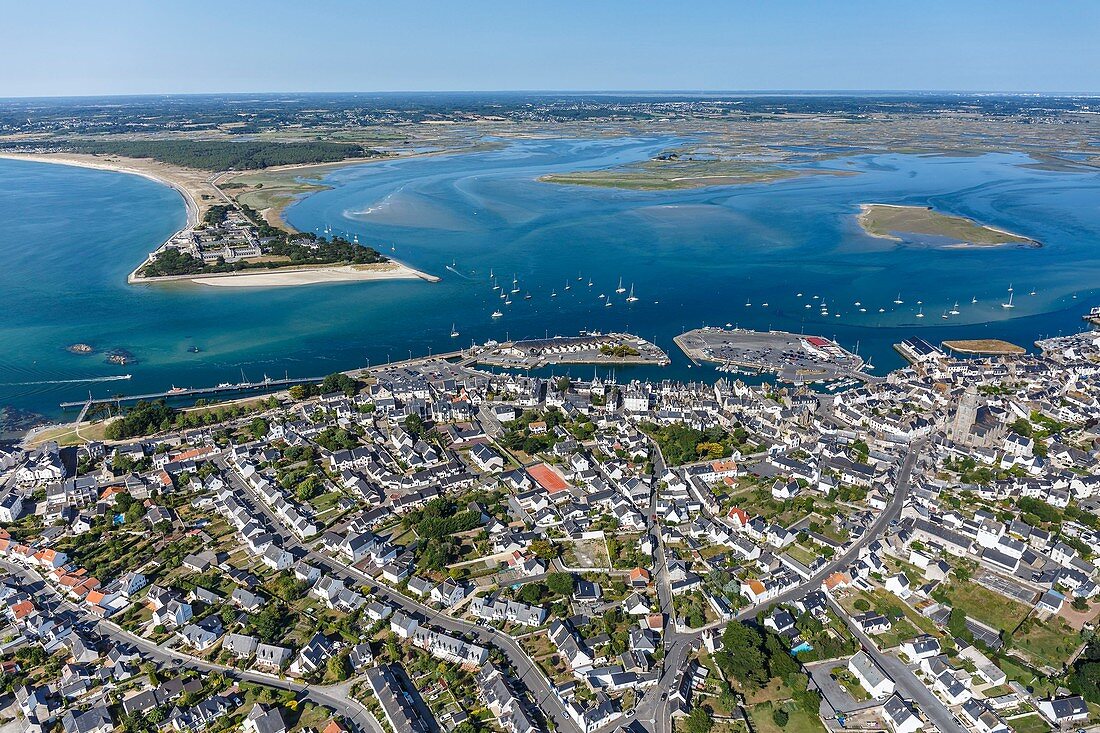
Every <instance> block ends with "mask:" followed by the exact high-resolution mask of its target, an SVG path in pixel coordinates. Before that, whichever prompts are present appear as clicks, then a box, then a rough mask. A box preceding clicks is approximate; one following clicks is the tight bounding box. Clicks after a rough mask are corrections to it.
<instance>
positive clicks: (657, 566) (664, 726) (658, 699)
mask: <svg viewBox="0 0 1100 733" xmlns="http://www.w3.org/2000/svg"><path fill="white" fill-rule="evenodd" d="M650 445H651V446H652V448H653V452H654V455H655V456H656V458H655V459H654V461H653V465H654V471H655V475H656V476H662V475H664V473H665V470H666V469H665V460H664V456H663V455H662V454H661V450H660V447H659V446H657V444H656V443H655V442H654V441H652V440H651V441H650ZM923 446H924V443H923V442H918V443H916V444H914V445H912V446H910V449H909V452H908V453H907V454H906V455H905V458H903V459H902V464H901V468H900V470H899V471H898V481H897V486H896V487H895V489H894V494H893V496H892V497H891V498H890V502H889V503H888V504H887V505H886V509H884V510H883V512H882V513H881V514H880V515H879V516H878V518H877V519H875V521H874V522H872V523H871V526H870V527H868V528H867V531H866V532H864V533H863V536H862V537H860V538H859V539H858V540H856V541H855V542H854V543H852V545H851V547H849V548H848V549H847V550H845V551H844V552H843V553H841V554H840V555H839V556H838V557H836V558H834V559H833V561H832V562H830V563H828V564H827V565H826V566H824V567H823V568H822V569H821V570H819V571H818V572H817V573H815V574H814V575H812V576H810V577H809V578H807V579H806V581H805V582H803V583H800V584H798V585H797V586H795V587H794V588H791V589H790V590H788V591H785V592H784V593H781V594H780V595H779V596H777V597H776V598H774V599H772V600H770V601H768V602H766V603H761V604H758V605H756V606H752V607H750V608H747V609H745V610H744V611H742V612H741V613H740V614H739V615H738V616H737V618H738V619H739V620H741V621H747V620H749V619H752V618H755V617H756V615H757V614H758V613H759V612H760V611H763V610H766V609H767V608H770V607H771V606H774V605H777V604H781V603H788V602H790V601H793V600H796V599H798V598H801V597H802V596H804V595H805V594H806V593H808V592H810V591H812V590H814V589H816V588H819V587H820V586H821V581H823V580H824V579H825V578H827V577H829V575H831V574H832V573H834V572H836V571H837V570H839V569H841V568H844V567H847V566H848V565H849V564H851V563H852V562H853V561H854V560H856V559H857V558H858V556H859V551H860V550H861V549H863V548H864V547H866V546H867V545H868V544H870V543H871V542H872V541H874V540H875V539H876V538H877V537H880V536H881V535H882V533H883V532H885V530H886V529H887V528H888V527H889V526H890V523H891V522H892V521H894V520H895V519H897V518H898V517H899V516H901V510H902V508H903V507H904V506H905V501H906V499H907V498H908V495H909V480H910V477H911V476H912V473H913V466H914V465H915V464H916V461H917V458H918V456H919V455H920V451H921V449H922V448H923ZM656 511H657V489H656V488H654V490H653V494H652V496H651V497H650V509H649V516H648V517H647V519H646V521H647V523H648V527H649V530H650V531H651V532H653V533H654V534H655V535H656V536H657V552H656V557H655V558H654V563H653V569H654V572H653V578H654V584H655V586H656V589H657V599H658V602H659V605H660V608H661V612H662V613H664V614H665V619H666V621H665V633H664V637H663V641H664V645H665V658H664V661H663V664H664V666H663V668H662V671H661V679H660V682H659V683H658V684H657V686H656V687H653V688H650V689H649V690H647V691H646V693H645V694H644V695H643V696H642V698H641V699H640V700H639V701H638V703H637V705H635V707H634V710H632V711H630V713H629V714H628V715H627V716H626V717H624V718H621V719H620V720H618V721H616V725H623V724H625V723H627V722H629V721H630V720H634V719H636V720H638V721H640V722H641V723H642V724H643V725H645V726H646V727H647V728H648V729H649V730H651V731H653V733H671V732H672V730H673V724H672V716H671V714H670V713H669V704H668V701H667V693H668V691H669V690H670V689H671V687H672V683H673V682H674V680H675V677H676V675H677V673H678V672H679V670H680V668H681V666H682V665H683V664H684V663H685V661H686V659H687V656H688V655H689V654H690V653H691V652H692V651H693V650H694V649H695V648H697V645H698V642H699V637H700V636H701V633H702V630H701V629H697V630H694V631H691V632H688V633H681V632H678V631H676V627H675V622H674V619H675V609H674V606H673V603H672V590H671V587H670V585H669V582H668V566H667V564H666V561H665V557H666V552H665V548H664V540H663V539H662V537H661V532H660V531H659V527H658V526H657V523H656V522H655V521H654V520H653V516H654V515H655V514H656ZM895 661H897V660H895ZM898 663H899V664H900V662H898ZM906 671H908V670H906ZM909 675H910V677H912V673H911V672H910V673H909ZM913 680H914V681H915V682H916V683H917V684H918V685H919V686H920V687H921V689H923V690H924V691H925V692H927V693H928V695H931V694H932V693H931V692H930V691H928V689H927V688H926V687H924V685H922V684H920V681H919V680H916V678H915V677H914V678H913ZM914 697H915V696H914ZM915 699H917V698H915ZM933 699H935V698H934V696H933ZM922 707H923V705H922ZM940 707H941V708H942V707H943V706H942V705H941V706H940ZM944 712H945V713H946V712H947V711H946V710H944ZM947 715H948V717H949V718H951V715H950V713H947ZM952 723H953V724H954V725H955V728H942V727H941V730H943V731H945V732H948V733H955V732H956V731H957V728H958V724H957V723H954V721H953V718H952ZM610 727H611V726H607V727H605V729H609V728H610ZM605 729H601V732H602V730H605Z"/></svg>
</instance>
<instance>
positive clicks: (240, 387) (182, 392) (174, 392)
mask: <svg viewBox="0 0 1100 733" xmlns="http://www.w3.org/2000/svg"><path fill="white" fill-rule="evenodd" d="M324 379H325V378H324V377H298V378H296V379H267V380H264V381H263V382H240V383H238V384H221V385H218V386H216V387H194V388H188V389H171V390H168V391H167V392H149V393H146V394H135V395H119V396H118V397H97V398H94V399H87V400H77V401H75V402H62V403H61V407H62V409H67V408H72V407H82V408H87V407H91V406H92V405H98V404H117V403H119V402H133V401H134V400H161V399H167V398H169V397H195V396H198V395H206V394H221V393H226V392H251V391H253V390H258V389H268V388H269V387H286V386H290V385H294V384H315V383H317V382H322V381H324Z"/></svg>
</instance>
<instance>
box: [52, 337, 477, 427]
mask: <svg viewBox="0 0 1100 733" xmlns="http://www.w3.org/2000/svg"><path fill="white" fill-rule="evenodd" d="M463 357H466V358H467V361H469V360H470V359H471V358H472V357H471V355H470V353H468V352H467V351H465V350H457V351H448V352H444V353H442V354H428V355H427V356H416V357H413V358H412V359H405V360H402V361H394V362H386V363H384V364H378V365H377V366H375V367H374V368H375V369H384V368H394V367H402V366H410V365H413V364H419V363H421V362H425V361H435V360H440V359H443V360H448V359H458V358H463ZM369 371H370V368H369V367H368V368H358V369H349V370H347V371H345V372H344V374H347V375H348V376H362V375H363V374H365V373H367V372H369ZM324 380H325V377H291V378H288V379H265V380H264V381H262V382H239V383H237V384H223V385H218V386H216V387H194V388H188V389H170V390H168V391H166V392H149V393H147V394H136V395H120V396H118V397H95V398H92V397H91V396H90V395H89V399H86V400H76V401H73V402H62V403H61V408H62V409H71V408H74V407H79V408H81V412H80V420H83V418H84V416H85V415H86V414H87V413H88V410H89V409H91V408H92V407H93V406H95V405H115V404H118V403H119V402H134V401H136V400H162V399H170V398H173V397H197V396H200V395H208V394H227V393H232V392H253V391H257V390H262V389H269V388H273V387H290V386H293V385H295V384H317V383H318V382H323V381H324Z"/></svg>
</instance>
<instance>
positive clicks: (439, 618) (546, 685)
mask: <svg viewBox="0 0 1100 733" xmlns="http://www.w3.org/2000/svg"><path fill="white" fill-rule="evenodd" d="M216 462H217V463H218V465H219V466H221V467H222V468H223V469H224V473H225V475H226V477H227V478H228V480H229V482H230V485H231V486H232V487H233V489H234V493H235V494H236V495H237V497H238V499H240V500H242V501H244V502H245V503H247V505H248V506H249V508H250V509H252V510H253V511H254V512H255V511H259V512H261V513H263V514H264V516H265V517H266V518H267V520H268V524H269V525H270V528H271V530H272V531H274V532H276V533H277V534H278V535H279V536H280V538H281V539H282V542H283V549H285V550H298V551H299V552H302V553H304V554H305V557H306V559H307V560H308V561H309V562H310V563H311V564H313V565H315V566H316V567H318V568H319V569H321V570H323V571H324V572H327V573H329V574H330V575H332V576H334V577H337V578H340V579H341V580H344V581H348V580H351V581H352V582H354V583H357V584H359V585H364V586H366V587H368V588H370V589H371V590H372V591H373V592H374V594H375V595H376V596H378V597H380V598H384V599H386V600H387V601H389V602H390V603H391V604H392V605H394V606H396V607H397V608H400V609H402V611H404V612H405V613H408V614H410V615H415V616H416V617H417V618H419V619H421V620H423V621H424V622H427V623H429V624H431V625H433V626H436V627H438V628H441V629H444V630H446V631H450V632H452V633H455V634H459V635H462V636H465V637H467V638H469V639H472V640H473V641H475V642H477V643H478V644H481V645H483V646H492V647H496V648H497V649H499V650H500V651H501V652H502V653H503V654H504V655H505V656H506V657H507V658H508V661H509V662H511V664H512V667H513V668H514V669H515V671H516V674H517V676H518V679H520V680H521V681H522V682H523V684H524V685H526V686H527V689H528V690H529V691H530V692H531V695H532V696H533V698H534V700H535V703H536V704H537V705H538V706H539V709H540V710H542V712H543V713H544V714H545V715H547V716H549V717H551V718H553V719H554V722H555V723H556V724H557V729H558V730H559V731H564V732H565V733H579V731H580V729H579V727H578V726H577V724H576V722H575V721H574V720H573V718H572V717H571V716H570V715H569V713H568V712H567V711H566V709H565V705H564V704H563V703H562V701H561V698H559V697H558V695H557V693H556V692H555V691H554V690H553V689H552V688H551V685H550V682H549V680H547V678H546V676H545V675H544V674H543V672H542V670H541V669H540V668H539V666H538V665H537V664H535V662H534V661H533V660H532V659H531V657H530V656H528V654H527V652H525V651H524V650H523V648H522V647H521V646H520V644H519V642H517V641H516V640H515V639H513V638H512V637H511V636H510V635H508V634H506V633H504V632H502V631H497V630H496V629H495V628H493V627H491V626H480V625H477V624H471V623H467V622H466V621H462V620H460V619H457V618H455V617H454V616H450V615H448V614H445V613H441V612H440V611H437V610H435V609H433V608H430V607H429V606H426V605H424V604H422V603H419V602H417V601H415V600H413V599H411V598H409V597H408V596H405V595H403V594H401V593H400V592H398V591H396V590H394V589H393V588H391V587H389V586H388V585H385V584H383V583H380V582H378V581H377V580H375V579H374V578H372V577H371V576H369V575H367V574H366V573H363V572H361V571H359V570H357V569H355V568H353V567H349V566H347V565H345V564H343V563H342V562H339V561H337V560H335V559H333V558H331V557H329V556H328V555H322V554H321V553H319V552H316V551H314V550H312V549H310V548H309V547H307V546H305V545H303V544H302V543H301V542H300V541H299V540H298V538H297V537H296V536H295V535H294V534H293V533H292V532H291V531H290V530H289V529H288V528H287V527H286V526H285V525H284V524H283V523H282V522H281V521H280V520H279V518H278V517H276V516H275V514H274V513H273V512H272V511H271V510H270V508H269V507H268V506H267V505H266V504H264V503H263V501H261V500H260V498H259V497H258V496H257V495H256V494H255V493H254V492H253V491H252V489H251V488H250V487H249V486H248V485H247V484H246V483H245V481H244V480H243V479H242V478H241V477H240V476H239V475H238V474H237V472H236V471H235V470H233V469H232V468H228V467H227V466H226V464H225V463H224V461H222V460H221V459H219V460H218V461H216Z"/></svg>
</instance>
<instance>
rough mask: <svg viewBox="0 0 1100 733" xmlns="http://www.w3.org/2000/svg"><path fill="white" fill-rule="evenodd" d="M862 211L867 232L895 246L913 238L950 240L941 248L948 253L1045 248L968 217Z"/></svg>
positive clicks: (887, 208)
mask: <svg viewBox="0 0 1100 733" xmlns="http://www.w3.org/2000/svg"><path fill="white" fill-rule="evenodd" d="M859 211H860V213H859V215H858V216H857V221H859V225H860V226H861V227H862V228H863V231H864V232H866V233H867V234H869V235H871V236H872V237H879V238H882V239H889V240H891V241H894V242H906V241H908V240H907V238H906V237H905V235H907V234H910V235H918V236H920V235H924V236H929V237H937V238H942V239H943V240H947V242H948V243H947V244H943V245H940V246H941V247H942V248H944V249H964V248H971V247H982V248H985V247H1003V246H1011V245H1015V246H1022V247H1041V246H1042V245H1041V244H1040V243H1039V242H1037V241H1035V240H1034V239H1031V238H1029V237H1025V236H1023V235H1020V234H1016V233H1014V232H1010V231H1007V230H1005V229H998V228H997V227H993V226H989V225H988V224H980V223H978V222H976V221H974V220H973V219H967V218H966V217H964V216H955V215H952V214H942V213H940V212H938V211H934V210H932V209H931V208H928V207H926V206H902V205H898V204H860V207H859Z"/></svg>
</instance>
